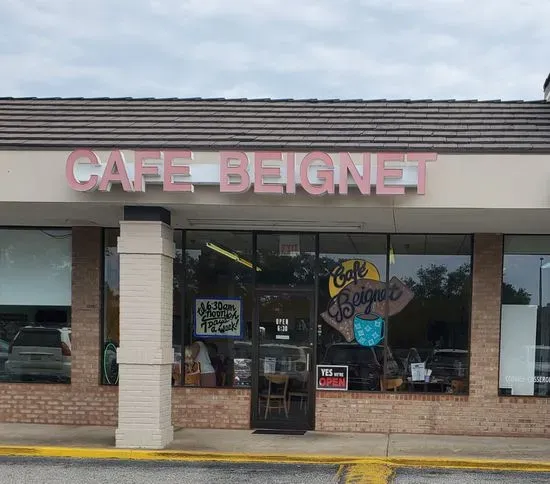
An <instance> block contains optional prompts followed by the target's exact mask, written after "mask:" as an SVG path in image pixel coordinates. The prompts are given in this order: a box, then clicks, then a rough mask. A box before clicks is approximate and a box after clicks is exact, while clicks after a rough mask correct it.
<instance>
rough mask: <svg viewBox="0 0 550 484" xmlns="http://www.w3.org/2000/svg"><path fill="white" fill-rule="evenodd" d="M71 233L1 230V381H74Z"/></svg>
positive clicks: (64, 231) (60, 231)
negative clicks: (72, 364) (72, 370)
mask: <svg viewBox="0 0 550 484" xmlns="http://www.w3.org/2000/svg"><path fill="white" fill-rule="evenodd" d="M71 235H72V234H71V230H70V229H69V230H66V229H63V230H54V229H0V381H15V382H21V381H24V382H40V383H70V381H71V360H72V355H71V269H72V253H71V251H72V247H71V241H72V237H71Z"/></svg>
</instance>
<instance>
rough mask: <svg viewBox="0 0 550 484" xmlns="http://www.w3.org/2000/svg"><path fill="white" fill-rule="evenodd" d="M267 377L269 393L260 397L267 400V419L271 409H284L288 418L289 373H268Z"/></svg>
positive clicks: (265, 416)
mask: <svg viewBox="0 0 550 484" xmlns="http://www.w3.org/2000/svg"><path fill="white" fill-rule="evenodd" d="M265 379H266V380H267V381H268V387H267V393H266V394H264V395H260V399H263V400H265V415H264V418H266V419H267V415H268V413H271V410H278V411H279V412H280V411H281V410H284V411H285V415H286V417H287V418H288V401H287V398H288V380H289V378H288V375H276V374H266V375H265ZM281 390H282V391H281Z"/></svg>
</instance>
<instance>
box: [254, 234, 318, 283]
mask: <svg viewBox="0 0 550 484" xmlns="http://www.w3.org/2000/svg"><path fill="white" fill-rule="evenodd" d="M257 241H258V242H257V256H258V266H259V268H260V270H259V271H257V279H256V280H257V284H258V286H262V287H287V288H292V287H299V286H308V285H309V286H311V288H312V289H313V285H314V283H315V272H314V271H315V235H314V234H259V235H258V239H257Z"/></svg>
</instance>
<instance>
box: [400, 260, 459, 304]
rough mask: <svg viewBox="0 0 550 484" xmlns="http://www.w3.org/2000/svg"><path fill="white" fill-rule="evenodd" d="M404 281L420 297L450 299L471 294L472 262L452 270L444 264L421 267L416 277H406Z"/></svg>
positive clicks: (415, 295) (416, 296)
mask: <svg viewBox="0 0 550 484" xmlns="http://www.w3.org/2000/svg"><path fill="white" fill-rule="evenodd" d="M403 283H404V284H405V285H406V286H407V287H408V288H409V289H410V290H411V291H413V292H414V297H415V298H418V299H424V300H426V299H441V298H444V299H448V298H456V297H462V296H464V295H469V294H470V263H465V264H462V265H461V266H460V267H458V269H455V270H454V271H450V272H449V270H448V269H447V267H446V266H444V265H436V264H431V265H429V266H427V267H420V269H418V271H417V272H416V277H406V278H404V279H403Z"/></svg>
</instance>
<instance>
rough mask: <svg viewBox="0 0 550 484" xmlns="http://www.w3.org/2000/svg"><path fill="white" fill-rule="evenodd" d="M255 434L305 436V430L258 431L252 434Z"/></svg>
mask: <svg viewBox="0 0 550 484" xmlns="http://www.w3.org/2000/svg"><path fill="white" fill-rule="evenodd" d="M252 433H253V434H263V435H304V434H305V433H306V431H305V430H284V429H280V430H279V429H258V430H254V432H252Z"/></svg>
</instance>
